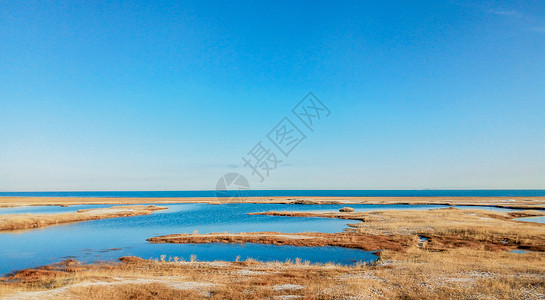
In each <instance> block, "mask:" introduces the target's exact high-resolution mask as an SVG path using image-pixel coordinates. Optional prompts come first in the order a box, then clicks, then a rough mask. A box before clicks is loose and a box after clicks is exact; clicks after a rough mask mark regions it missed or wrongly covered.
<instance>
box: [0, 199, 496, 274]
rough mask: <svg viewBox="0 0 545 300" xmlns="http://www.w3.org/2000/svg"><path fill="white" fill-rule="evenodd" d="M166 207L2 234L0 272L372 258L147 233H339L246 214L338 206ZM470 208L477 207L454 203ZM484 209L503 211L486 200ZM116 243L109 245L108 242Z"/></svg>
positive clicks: (318, 224) (316, 223)
mask: <svg viewBox="0 0 545 300" xmlns="http://www.w3.org/2000/svg"><path fill="white" fill-rule="evenodd" d="M107 206H109V205H78V206H72V207H55V206H35V207H24V208H5V209H0V214H6V213H15V212H18V213H53V212H61V211H75V210H78V209H85V208H93V207H94V208H100V207H107ZM159 206H165V207H168V210H164V211H159V212H155V213H153V214H151V215H148V216H137V217H126V218H115V219H104V220H95V221H87V222H80V223H73V224H67V225H60V226H53V227H46V228H42V229H35V230H29V231H21V232H10V233H0V245H2V246H1V247H0V274H5V273H7V272H10V271H13V270H18V269H23V268H29V267H35V266H39V265H45V264H50V263H53V262H57V261H60V260H62V259H66V258H76V259H78V260H80V261H84V262H91V261H99V260H113V259H117V258H119V257H121V256H126V255H135V256H139V257H142V258H158V257H160V256H161V255H166V256H167V257H169V256H178V257H183V258H185V259H186V260H187V259H189V257H190V256H191V255H196V256H197V259H199V260H225V261H233V260H235V259H236V257H237V256H240V258H241V259H246V258H247V257H251V258H254V259H259V260H263V261H274V260H279V261H285V260H286V259H292V260H294V259H295V258H301V259H303V260H309V261H311V262H334V263H341V264H350V263H353V262H356V261H373V260H375V259H376V256H375V255H373V254H372V253H370V252H366V251H361V250H356V249H344V248H339V247H286V246H274V245H260V244H250V243H247V244H245V245H240V244H204V245H192V244H150V243H148V242H147V241H146V239H147V238H150V237H154V236H158V235H165V234H174V233H192V232H193V231H195V230H197V231H198V232H199V233H210V232H249V231H280V232H286V233H293V232H328V233H330V232H340V231H343V230H344V229H345V228H346V227H347V224H348V223H354V222H355V221H350V220H339V219H326V218H294V217H278V216H262V215H253V216H250V215H248V214H247V213H250V212H263V211H271V210H275V211H286V210H289V211H337V210H338V209H339V208H341V207H343V205H289V204H223V205H211V204H168V205H163V204H159ZM350 206H351V207H353V208H354V209H355V210H356V211H370V210H385V209H434V208H444V207H447V206H442V205H366V204H361V205H350ZM460 208H470V209H475V207H471V206H470V207H460ZM485 209H490V210H505V209H498V208H493V207H487V208H485ZM114 248H115V250H111V249H114Z"/></svg>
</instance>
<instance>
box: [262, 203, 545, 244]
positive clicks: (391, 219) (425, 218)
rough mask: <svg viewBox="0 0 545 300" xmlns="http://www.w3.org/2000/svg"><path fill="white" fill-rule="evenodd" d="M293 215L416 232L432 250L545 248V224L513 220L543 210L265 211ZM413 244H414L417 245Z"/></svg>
mask: <svg viewBox="0 0 545 300" xmlns="http://www.w3.org/2000/svg"><path fill="white" fill-rule="evenodd" d="M256 214H264V215H274V216H290V217H324V218H340V219H352V220H358V221H362V222H360V223H357V224H350V226H351V227H352V229H351V230H350V231H351V232H352V233H354V234H356V235H358V234H363V235H371V236H377V237H379V236H392V237H396V238H395V239H396V240H399V241H402V240H400V239H399V237H401V236H411V235H412V236H414V237H415V239H414V240H415V243H417V240H418V238H417V237H416V235H419V236H424V237H426V238H428V242H427V243H426V245H425V247H428V248H429V249H430V250H437V251H440V250H444V249H447V248H458V247H468V248H474V249H486V250H495V251H500V250H511V249H516V248H518V249H527V250H533V251H545V224H540V223H532V222H522V221H515V220H512V219H513V218H519V217H523V216H538V215H545V212H542V211H526V212H510V213H507V212H493V211H483V210H477V209H476V210H465V209H464V210H462V209H456V208H447V209H433V210H425V211H398V210H388V211H375V212H363V213H338V212H285V211H284V212H264V213H256ZM415 243H413V245H414V244H415Z"/></svg>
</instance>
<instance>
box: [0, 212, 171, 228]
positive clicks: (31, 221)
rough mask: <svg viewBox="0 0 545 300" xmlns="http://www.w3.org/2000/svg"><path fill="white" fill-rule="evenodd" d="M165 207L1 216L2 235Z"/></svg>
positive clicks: (132, 214) (146, 213)
mask: <svg viewBox="0 0 545 300" xmlns="http://www.w3.org/2000/svg"><path fill="white" fill-rule="evenodd" d="M164 209H166V208H165V207H160V206H159V207H158V206H154V205H149V206H143V205H133V206H112V207H108V208H91V209H82V210H78V211H75V212H64V213H54V214H11V215H0V233H2V232H7V231H17V230H30V229H36V228H42V227H48V226H54V225H61V224H68V223H75V222H84V221H91V220H101V219H112V218H121V217H134V216H143V215H149V214H151V213H153V212H155V211H158V210H164Z"/></svg>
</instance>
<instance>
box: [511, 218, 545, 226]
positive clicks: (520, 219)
mask: <svg viewBox="0 0 545 300" xmlns="http://www.w3.org/2000/svg"><path fill="white" fill-rule="evenodd" d="M515 220H516V221H524V222H536V223H544V224H545V217H530V218H518V219H515Z"/></svg>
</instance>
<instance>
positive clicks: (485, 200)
mask: <svg viewBox="0 0 545 300" xmlns="http://www.w3.org/2000/svg"><path fill="white" fill-rule="evenodd" d="M181 203H187V204H190V203H206V204H236V203H250V204H302V205H305V204H318V205H320V204H341V205H342V204H375V205H385V204H398V205H448V206H453V205H468V206H492V207H498V208H513V209H538V210H543V209H545V197H284V196H279V197H249V198H244V199H231V200H230V199H221V198H215V197H160V198H157V197H155V198H142V197H140V198H132V197H131V198H120V197H13V196H2V197H0V208H9V207H19V206H71V205H108V204H121V205H122V204H181Z"/></svg>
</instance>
